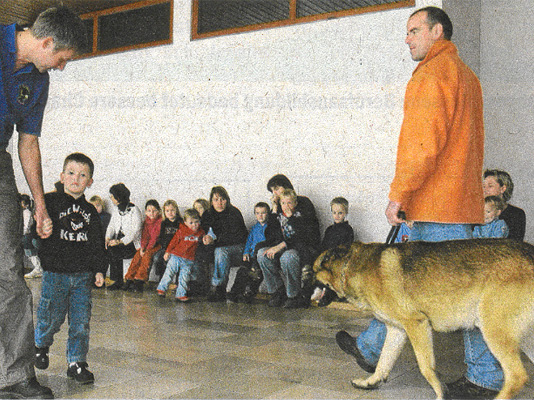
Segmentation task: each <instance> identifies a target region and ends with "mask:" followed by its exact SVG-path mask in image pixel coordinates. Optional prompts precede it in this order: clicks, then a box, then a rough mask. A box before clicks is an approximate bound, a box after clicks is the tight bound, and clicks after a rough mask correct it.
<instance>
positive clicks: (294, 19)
mask: <svg viewBox="0 0 534 400" xmlns="http://www.w3.org/2000/svg"><path fill="white" fill-rule="evenodd" d="M414 5H415V0H403V1H399V0H193V7H192V9H193V18H192V30H191V32H192V34H191V36H192V38H193V39H201V38H205V37H211V36H218V35H228V34H231V33H237V32H246V31H251V30H258V29H266V28H273V27H278V26H285V25H292V24H297V23H302V22H311V21H317V20H323V19H329V18H337V17H343V16H347V15H354V14H361V13H366V12H374V11H382V10H390V9H392V8H401V7H413V6H414Z"/></svg>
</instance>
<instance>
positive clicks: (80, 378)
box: [67, 362, 95, 384]
mask: <svg viewBox="0 0 534 400" xmlns="http://www.w3.org/2000/svg"><path fill="white" fill-rule="evenodd" d="M87 367H88V365H87V363H86V362H76V363H73V364H71V365H69V368H68V369H67V376H68V377H69V378H71V379H74V380H75V381H76V382H78V383H81V384H87V383H93V382H94V381H95V376H94V375H93V373H92V372H91V371H89V370H88V369H87Z"/></svg>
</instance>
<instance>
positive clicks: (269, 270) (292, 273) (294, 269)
mask: <svg viewBox="0 0 534 400" xmlns="http://www.w3.org/2000/svg"><path fill="white" fill-rule="evenodd" d="M268 249H269V248H268V247H265V248H263V249H260V251H258V264H259V265H260V268H261V271H262V272H263V279H264V280H265V284H266V285H267V291H268V292H269V294H273V293H275V292H276V291H277V290H278V289H280V288H281V287H283V286H284V281H283V280H282V276H281V275H280V272H281V273H282V274H283V275H284V277H285V280H286V282H287V287H286V295H287V297H289V298H295V297H297V296H298V295H299V293H300V289H301V276H302V268H301V266H300V255H299V253H298V251H297V250H294V249H292V250H285V251H283V252H282V254H280V255H279V254H277V255H276V256H275V257H274V258H273V259H270V258H268V257H267V256H266V255H265V252H266V251H267V250H268Z"/></svg>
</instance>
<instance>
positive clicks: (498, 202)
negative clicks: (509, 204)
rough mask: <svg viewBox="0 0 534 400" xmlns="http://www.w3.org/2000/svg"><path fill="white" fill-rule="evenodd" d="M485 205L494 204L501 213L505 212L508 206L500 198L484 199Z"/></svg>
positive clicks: (488, 197) (487, 197)
mask: <svg viewBox="0 0 534 400" xmlns="http://www.w3.org/2000/svg"><path fill="white" fill-rule="evenodd" d="M484 203H486V204H492V205H493V206H494V207H495V208H496V209H497V210H499V211H502V210H504V207H505V206H506V202H505V201H504V199H502V198H500V197H499V196H486V197H485V198H484Z"/></svg>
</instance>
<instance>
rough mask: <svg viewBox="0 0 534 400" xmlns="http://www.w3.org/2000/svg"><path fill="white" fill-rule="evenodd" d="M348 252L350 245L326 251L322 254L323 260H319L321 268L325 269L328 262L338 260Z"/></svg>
mask: <svg viewBox="0 0 534 400" xmlns="http://www.w3.org/2000/svg"><path fill="white" fill-rule="evenodd" d="M349 252H350V245H349V244H342V245H339V246H337V247H334V248H333V249H330V250H327V251H326V252H325V253H323V258H322V260H321V266H322V267H323V268H324V269H328V268H326V265H325V264H326V263H328V262H330V261H335V260H339V259H340V258H343V257H345V256H346V255H347V254H349Z"/></svg>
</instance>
